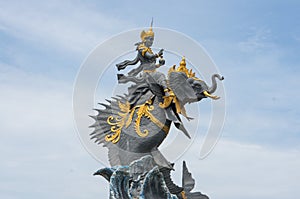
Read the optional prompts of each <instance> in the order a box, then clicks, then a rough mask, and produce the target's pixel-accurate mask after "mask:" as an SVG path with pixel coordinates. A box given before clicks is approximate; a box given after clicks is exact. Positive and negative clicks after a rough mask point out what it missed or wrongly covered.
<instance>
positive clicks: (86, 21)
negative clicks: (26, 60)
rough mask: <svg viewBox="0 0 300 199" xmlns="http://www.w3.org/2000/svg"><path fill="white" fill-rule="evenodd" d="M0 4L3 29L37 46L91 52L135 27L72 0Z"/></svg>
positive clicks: (3, 2)
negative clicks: (111, 38)
mask: <svg viewBox="0 0 300 199" xmlns="http://www.w3.org/2000/svg"><path fill="white" fill-rule="evenodd" d="M0 5H1V6H0V7H1V9H0V22H1V23H2V24H3V25H1V26H2V27H3V28H2V30H5V31H7V32H9V33H11V34H13V35H15V36H16V37H18V38H22V39H25V40H29V41H31V42H34V43H36V44H37V45H40V44H45V45H47V46H52V47H54V48H55V49H60V48H62V49H67V50H72V51H73V52H79V53H82V52H84V53H86V52H88V50H91V48H93V47H94V46H95V45H96V44H97V43H99V42H100V41H103V39H104V38H107V37H108V36H109V35H110V34H116V33H118V32H120V31H121V30H124V29H127V28H128V27H131V26H132V24H130V23H128V22H127V21H125V20H120V19H115V18H114V17H113V16H107V15H104V14H102V13H101V12H98V11H95V10H94V9H93V8H92V7H91V6H90V7H89V6H88V4H84V3H79V2H77V3H74V2H73V1H51V2H50V1H48V2H39V1H37V2H36V1H31V2H28V1H26V2H11V1H9V2H8V1H2V2H1V3H0Z"/></svg>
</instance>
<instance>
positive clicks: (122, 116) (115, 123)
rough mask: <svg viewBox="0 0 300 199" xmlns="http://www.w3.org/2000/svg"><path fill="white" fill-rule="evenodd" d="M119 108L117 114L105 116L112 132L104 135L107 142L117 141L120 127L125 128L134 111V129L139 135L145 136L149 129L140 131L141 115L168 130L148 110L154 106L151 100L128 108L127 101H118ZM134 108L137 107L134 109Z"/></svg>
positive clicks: (167, 129)
mask: <svg viewBox="0 0 300 199" xmlns="http://www.w3.org/2000/svg"><path fill="white" fill-rule="evenodd" d="M119 108H120V111H121V112H118V116H116V117H113V116H109V117H108V118H107V123H108V124H109V125H110V126H111V128H110V130H111V132H113V134H110V135H106V136H105V140H106V141H107V142H112V143H114V144H115V143H117V142H118V141H119V140H120V136H121V132H122V128H123V127H124V125H125V128H127V127H128V126H129V125H130V124H131V122H132V118H133V116H134V113H135V112H136V114H137V118H136V119H135V131H136V133H137V134H138V135H139V136H140V137H146V136H147V135H148V134H149V130H147V129H145V130H144V131H143V132H142V131H141V127H140V125H141V119H142V117H146V118H148V119H150V120H151V121H152V122H153V123H154V124H156V125H157V126H158V127H160V128H161V129H162V130H163V131H164V132H165V133H168V132H169V127H168V126H165V125H164V124H163V123H161V122H160V121H159V120H158V119H157V118H155V117H154V116H153V115H152V114H151V112H150V111H152V110H154V106H153V105H152V100H151V99H150V100H148V101H146V102H145V103H144V104H142V105H138V106H135V107H133V108H132V109H130V104H129V102H126V103H125V104H123V103H121V102H119ZM136 109H138V110H137V111H136Z"/></svg>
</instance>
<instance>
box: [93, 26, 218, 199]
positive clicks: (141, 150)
mask: <svg viewBox="0 0 300 199" xmlns="http://www.w3.org/2000/svg"><path fill="white" fill-rule="evenodd" d="M141 40H142V41H141V42H139V43H137V44H136V45H137V57H136V58H135V59H134V60H132V61H129V60H126V61H123V62H121V63H119V64H117V65H116V66H117V69H118V70H123V69H125V68H126V67H127V66H128V65H135V64H137V63H139V62H140V65H139V66H138V67H137V68H134V69H132V70H131V71H130V72H129V73H128V75H123V74H118V81H119V83H120V84H123V83H128V82H131V83H132V85H131V86H130V87H129V88H128V93H127V94H124V95H118V96H116V97H112V99H110V100H107V102H108V103H106V104H105V103H100V104H101V105H103V106H104V109H95V110H96V111H97V115H95V116H92V118H93V119H94V120H95V123H94V124H93V125H91V127H92V128H94V131H93V132H92V133H91V134H90V135H91V139H92V140H94V141H95V142H96V143H97V144H103V146H104V147H107V148H108V158H109V163H110V165H111V168H104V169H100V170H98V171H97V172H96V173H95V175H101V176H103V177H104V178H105V179H106V180H108V181H109V183H110V198H111V199H115V198H116V199H117V198H122V199H127V198H128V199H131V198H132V199H133V198H157V199H158V198H166V199H171V198H172V199H187V198H188V199H196V198H197V199H198V198H199V199H204V198H205V199H206V198H208V197H207V196H205V195H203V194H201V193H200V192H195V193H193V192H191V191H192V189H193V188H194V184H195V181H194V179H193V178H192V176H191V173H190V172H189V171H188V169H187V166H186V163H185V162H184V163H183V176H182V181H183V183H182V186H178V185H175V184H174V183H173V182H172V180H171V177H170V172H171V170H173V164H172V163H170V162H169V161H168V160H167V159H166V158H165V157H164V156H163V154H162V153H161V152H160V151H159V149H158V147H159V146H160V145H161V144H162V142H163V141H164V139H165V138H166V137H167V135H168V133H169V130H170V126H171V124H172V123H173V124H174V125H175V127H176V128H178V129H179V130H180V131H182V132H183V133H184V134H185V135H186V136H187V137H188V138H190V135H189V133H188V132H187V130H186V129H185V127H184V125H183V123H182V121H181V116H180V115H182V116H184V117H186V118H187V119H191V118H190V117H188V116H187V113H186V111H185V108H184V106H185V105H186V104H187V103H194V102H199V101H200V100H202V99H204V98H211V99H214V100H216V99H218V98H219V97H218V96H214V95H213V93H214V92H215V90H216V89H217V83H216V79H219V80H223V77H221V76H220V75H218V74H214V75H212V85H211V86H208V85H207V84H206V83H205V82H204V81H202V80H201V79H199V78H197V77H196V74H195V73H194V72H193V71H192V70H189V69H188V68H187V67H186V60H185V57H183V58H182V60H181V61H180V63H179V66H178V67H176V65H174V66H172V67H171V68H170V69H169V72H168V74H167V78H166V76H165V75H164V74H163V73H160V72H158V71H157V70H156V69H157V68H159V67H160V66H162V65H164V64H165V61H164V59H163V49H161V50H160V51H159V52H158V53H157V54H154V53H153V51H152V49H151V46H152V43H153V40H154V32H153V30H152V23H151V27H150V29H149V30H148V31H142V33H141ZM157 58H160V60H159V63H158V64H157V63H156V59H157Z"/></svg>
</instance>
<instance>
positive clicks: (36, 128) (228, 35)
mask: <svg viewBox="0 0 300 199" xmlns="http://www.w3.org/2000/svg"><path fill="white" fill-rule="evenodd" d="M299 13H300V3H299V1H296V0H294V1H293V0H288V1H277V0H273V1H257V0H253V1H244V0H243V1H237V0H236V1H234V0H230V1H226V2H225V1H217V0H213V1H202V0H200V1H189V2H188V1H180V2H179V1H178V2H175V1H164V2H161V1H149V2H146V1H143V2H142V1H130V2H129V1H122V2H120V1H114V2H108V1H96V0H95V1H79V0H74V1H55V0H54V1H44V2H43V3H42V2H41V1H13V0H12V1H4V0H2V1H0V41H1V42H0V71H1V72H0V88H1V89H0V91H1V95H0V136H1V137H0V149H1V150H0V153H1V164H0V197H1V198H5V199H18V198H30V199H32V198H45V199H47V198H49V199H50V198H51V199H52V198H63V199H66V198H70V199H71V198H72V199H75V198H76V199H77V198H78V199H87V198H108V197H107V196H108V189H107V186H108V185H107V183H106V182H105V181H104V179H102V178H98V177H93V176H92V173H93V172H94V171H95V170H97V169H98V168H100V167H103V165H102V164H101V163H99V162H98V161H96V160H95V159H94V158H93V157H92V156H91V155H90V154H89V153H88V152H87V151H86V150H85V148H84V147H83V146H82V144H81V141H80V138H79V136H78V134H77V132H76V128H75V124H74V120H73V110H72V94H73V85H74V82H75V80H76V75H77V74H78V71H79V70H80V66H81V64H82V62H83V61H84V60H85V58H86V57H87V56H88V54H89V53H90V52H91V51H92V50H93V49H94V48H95V47H96V46H97V45H99V44H101V43H102V42H104V41H105V40H107V39H109V38H110V37H111V36H112V35H116V34H118V33H120V32H123V31H127V30H130V29H133V28H140V27H145V26H148V24H149V22H150V20H151V18H152V17H154V20H155V21H154V22H155V26H158V27H164V28H168V29H173V30H176V31H179V32H182V33H184V34H186V35H187V36H189V37H191V38H193V39H194V40H196V41H197V42H198V43H200V44H201V45H202V46H203V47H204V48H205V50H206V51H207V52H208V54H209V55H210V56H211V58H212V59H213V60H214V62H215V63H216V65H217V66H218V68H219V71H220V72H221V73H222V75H224V76H225V78H226V79H225V81H224V87H225V89H226V119H225V125H224V128H223V131H222V136H221V138H220V140H219V142H218V144H217V145H216V147H215V149H214V150H213V151H212V153H210V155H209V156H208V157H207V158H205V159H204V160H200V159H199V147H198V146H196V145H195V144H194V145H192V146H191V147H190V148H189V150H188V151H186V152H185V154H184V155H183V156H182V157H181V158H180V159H178V160H177V161H176V172H177V174H174V179H175V181H176V182H177V183H180V171H181V170H180V169H181V168H180V167H181V162H182V160H183V159H184V160H187V162H188V167H189V168H190V170H191V172H192V173H193V175H194V177H195V178H196V183H197V184H196V189H197V190H200V191H202V192H204V193H206V194H207V195H209V196H210V198H213V199H217V198H222V199H241V198H243V199H248V198H249V199H252V198H261V199H279V198H280V199H281V198H286V199H294V198H297V197H299V196H300V190H299V181H300V173H299V171H298V169H299V168H300V160H299V157H300V147H299V143H300V135H299V130H300V112H299V111H300V108H299V105H298V102H299V100H300V95H299V94H300V89H299V87H300V81H299V79H298V78H299V75H300V69H299V64H300V59H299V51H300V22H299V17H300V14H299ZM137 39H138V38H137ZM124 42H126V41H124ZM199 70H200V71H201V69H199ZM113 75H114V74H112V76H113ZM102 97H103V96H102ZM104 97H106V96H104ZM99 98H100V96H99ZM224 98H225V96H224ZM203 104H205V102H204V103H203ZM83 117H84V116H83ZM203 120H204V121H206V120H207V118H203ZM87 133H88V132H87ZM200 133H201V132H200ZM202 134H204V133H203V132H202ZM200 139H201V136H200V137H199V142H200V141H201V140H200ZM196 141H197V140H196ZM196 143H197V142H196ZM103 156H106V154H103ZM166 156H168V154H166Z"/></svg>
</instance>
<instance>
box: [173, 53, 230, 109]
mask: <svg viewBox="0 0 300 199" xmlns="http://www.w3.org/2000/svg"><path fill="white" fill-rule="evenodd" d="M211 79H212V85H211V86H210V87H209V86H208V85H207V84H206V83H205V82H204V81H202V80H200V79H199V78H197V77H195V73H193V72H192V70H188V69H187V68H186V66H185V59H184V58H183V60H182V61H181V62H180V66H179V67H178V68H177V69H176V67H175V66H173V67H172V68H171V69H170V70H169V73H168V82H169V87H170V89H171V90H172V91H173V92H174V94H175V96H176V97H177V99H178V100H179V102H180V104H181V105H182V106H183V105H184V104H186V103H192V102H197V101H200V100H201V99H203V98H206V97H209V98H212V99H214V100H216V99H219V98H220V97H218V96H215V95H213V93H214V92H215V91H216V89H217V82H216V79H219V80H220V81H222V80H223V79H224V77H222V76H220V75H218V74H214V75H212V77H211Z"/></svg>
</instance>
